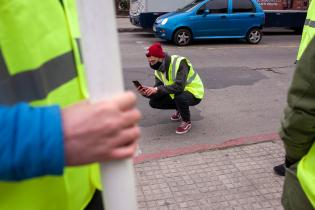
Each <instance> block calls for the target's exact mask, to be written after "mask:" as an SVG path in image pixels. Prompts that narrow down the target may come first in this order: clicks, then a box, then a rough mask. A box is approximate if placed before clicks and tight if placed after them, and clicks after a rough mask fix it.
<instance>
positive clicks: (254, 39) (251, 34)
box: [246, 28, 262, 44]
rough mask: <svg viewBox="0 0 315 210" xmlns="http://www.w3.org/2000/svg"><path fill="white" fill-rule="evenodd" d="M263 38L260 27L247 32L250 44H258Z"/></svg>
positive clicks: (247, 39)
mask: <svg viewBox="0 0 315 210" xmlns="http://www.w3.org/2000/svg"><path fill="white" fill-rule="evenodd" d="M261 39H262V33H261V30H260V29H259V28H252V29H250V30H249V31H248V32H247V34H246V41H247V42H248V43H249V44H258V43H259V42H260V41H261Z"/></svg>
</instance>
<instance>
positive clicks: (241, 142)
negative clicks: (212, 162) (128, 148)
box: [133, 133, 280, 164]
mask: <svg viewBox="0 0 315 210" xmlns="http://www.w3.org/2000/svg"><path fill="white" fill-rule="evenodd" d="M277 140H280V137H279V135H278V134H277V133H271V134H261V135H257V136H249V137H241V138H237V139H230V140H227V141H225V142H224V143H222V144H200V145H192V146H188V147H181V148H176V149H171V150H162V151H160V152H158V153H152V154H142V155H139V156H136V157H134V158H133V162H134V164H140V163H144V162H148V161H153V160H159V159H164V158H169V157H175V156H180V155H186V154H191V153H196V152H205V151H209V150H219V149H227V148H231V147H237V146H245V145H250V144H257V143H262V142H268V141H277Z"/></svg>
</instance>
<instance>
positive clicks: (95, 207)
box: [84, 190, 105, 210]
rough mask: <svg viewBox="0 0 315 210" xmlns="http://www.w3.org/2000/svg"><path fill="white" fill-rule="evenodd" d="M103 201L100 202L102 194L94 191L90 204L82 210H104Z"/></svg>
mask: <svg viewBox="0 0 315 210" xmlns="http://www.w3.org/2000/svg"><path fill="white" fill-rule="evenodd" d="M104 209H105V208H104V205H103V200H102V193H101V191H99V190H95V193H94V195H93V198H92V200H91V201H90V203H89V204H88V205H87V207H85V209H84V210H104Z"/></svg>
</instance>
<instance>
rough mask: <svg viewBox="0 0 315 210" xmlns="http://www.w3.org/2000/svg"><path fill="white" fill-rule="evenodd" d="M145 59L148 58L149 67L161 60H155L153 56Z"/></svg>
mask: <svg viewBox="0 0 315 210" xmlns="http://www.w3.org/2000/svg"><path fill="white" fill-rule="evenodd" d="M147 58H148V62H149V64H150V65H154V64H156V63H157V62H158V61H161V60H162V59H161V58H157V57H154V56H150V57H147Z"/></svg>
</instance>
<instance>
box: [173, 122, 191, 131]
mask: <svg viewBox="0 0 315 210" xmlns="http://www.w3.org/2000/svg"><path fill="white" fill-rule="evenodd" d="M190 128H191V122H190V121H188V122H185V121H183V122H182V123H181V124H180V126H178V127H177V128H176V133H177V134H184V133H187V132H188V131H189V130H190Z"/></svg>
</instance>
